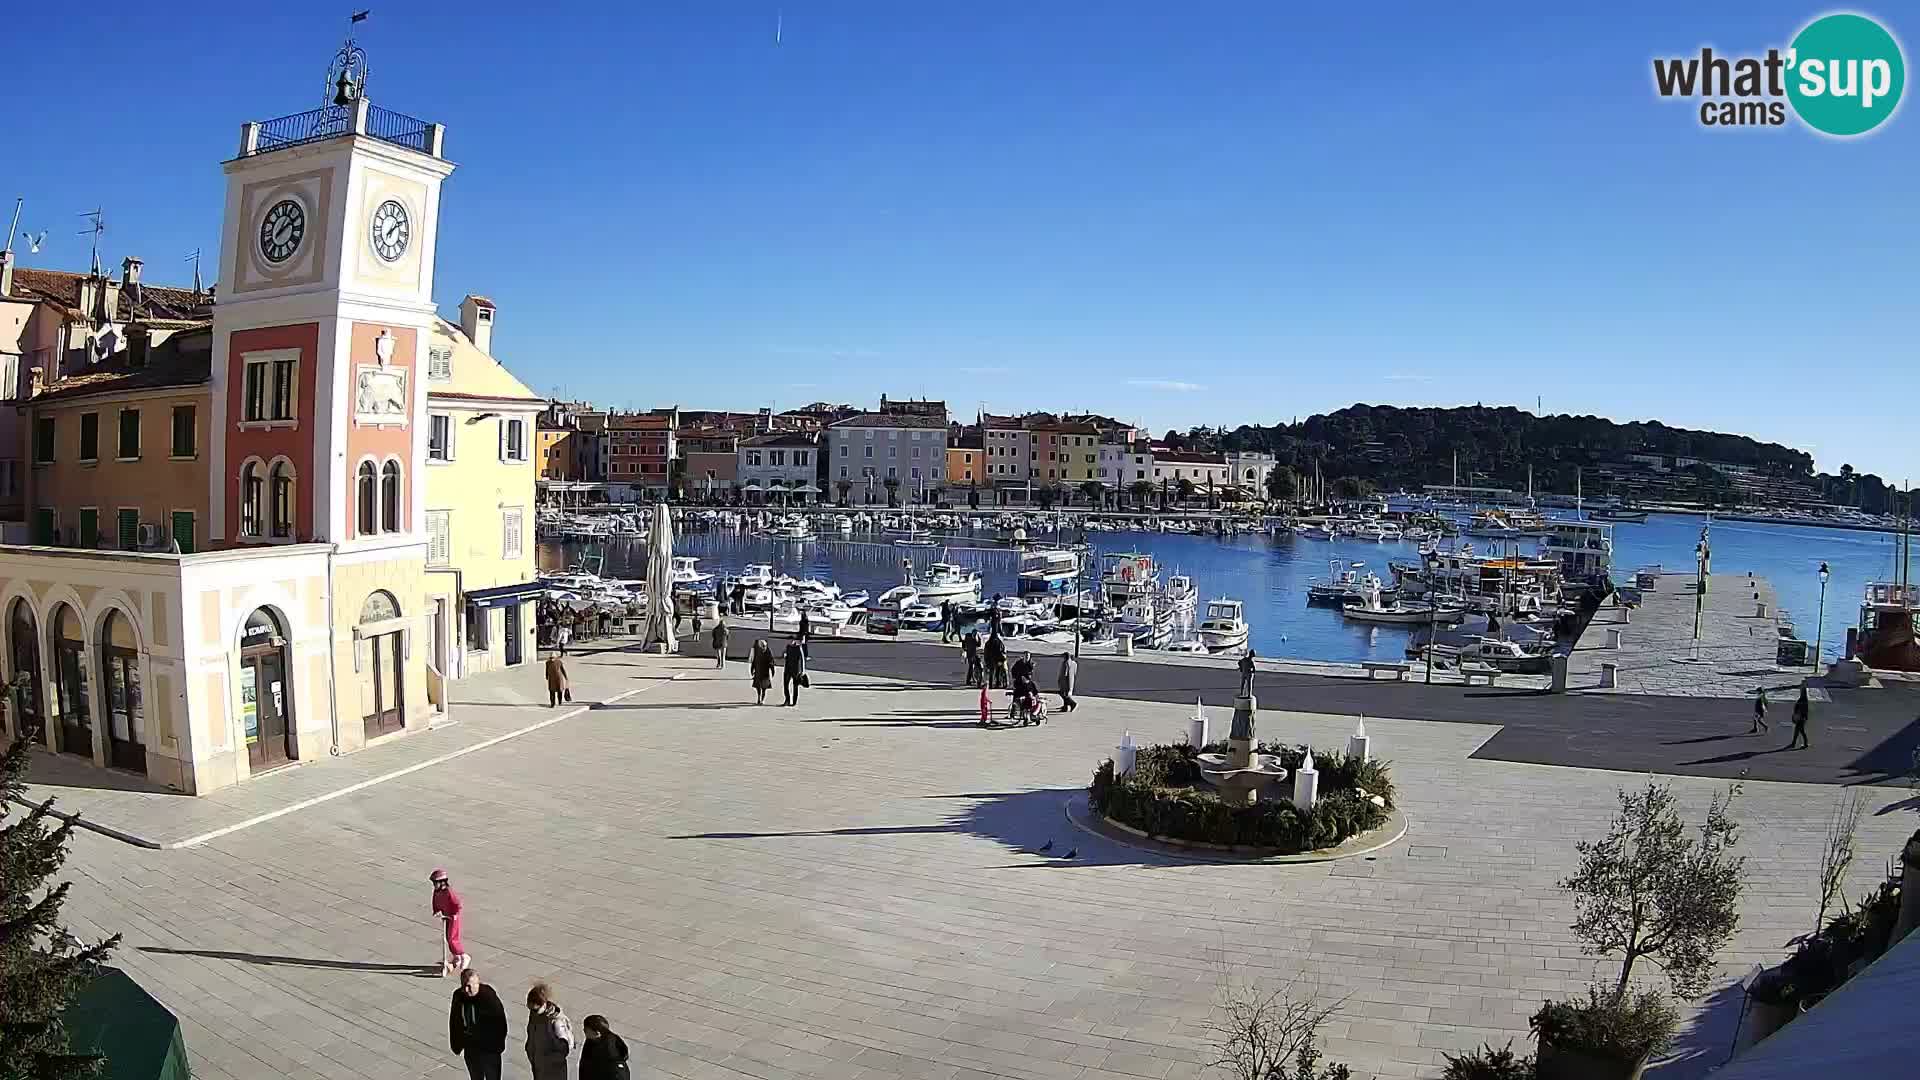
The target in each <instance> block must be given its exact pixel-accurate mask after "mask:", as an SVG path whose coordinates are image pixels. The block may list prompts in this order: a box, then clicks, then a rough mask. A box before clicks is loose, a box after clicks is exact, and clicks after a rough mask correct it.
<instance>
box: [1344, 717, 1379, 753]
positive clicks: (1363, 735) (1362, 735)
mask: <svg viewBox="0 0 1920 1080" xmlns="http://www.w3.org/2000/svg"><path fill="white" fill-rule="evenodd" d="M1372 750H1373V740H1372V739H1371V738H1369V737H1368V736H1367V714H1365V713H1361V714H1360V722H1359V723H1357V724H1355V725H1353V734H1351V735H1349V736H1347V756H1348V757H1357V758H1359V759H1360V760H1361V761H1370V760H1372V758H1371V756H1370V755H1371V753H1372Z"/></svg>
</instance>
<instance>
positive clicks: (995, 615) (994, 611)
mask: <svg viewBox="0 0 1920 1080" xmlns="http://www.w3.org/2000/svg"><path fill="white" fill-rule="evenodd" d="M987 619H988V621H989V622H990V623H991V626H990V629H991V630H992V634H991V636H990V638H989V640H991V638H996V637H999V636H1000V594H999V593H994V594H993V607H992V608H990V609H988V611H987Z"/></svg>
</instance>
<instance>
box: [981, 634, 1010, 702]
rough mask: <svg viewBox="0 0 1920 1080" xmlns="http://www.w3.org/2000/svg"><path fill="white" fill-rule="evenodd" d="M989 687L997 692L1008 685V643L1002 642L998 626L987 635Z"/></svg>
mask: <svg viewBox="0 0 1920 1080" xmlns="http://www.w3.org/2000/svg"><path fill="white" fill-rule="evenodd" d="M986 654H987V685H988V686H990V687H992V688H994V689H995V690H1000V689H1004V688H1005V687H1006V685H1007V643H1006V642H1004V641H1002V640H1000V628H999V627H998V626H995V627H993V629H992V630H991V631H990V632H989V633H988V634H987V648H986Z"/></svg>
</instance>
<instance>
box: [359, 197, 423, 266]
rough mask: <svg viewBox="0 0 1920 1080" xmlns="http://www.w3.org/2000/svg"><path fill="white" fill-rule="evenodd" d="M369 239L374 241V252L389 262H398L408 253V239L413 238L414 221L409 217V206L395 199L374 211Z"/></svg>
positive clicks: (382, 204) (389, 200)
mask: <svg viewBox="0 0 1920 1080" xmlns="http://www.w3.org/2000/svg"><path fill="white" fill-rule="evenodd" d="M368 239H369V240H371V241H372V242H373V253H374V254H375V255H378V256H380V257H381V258H382V259H384V260H386V261H387V262H397V261H399V259H400V256H402V255H405V254H406V253H407V241H409V240H411V239H413V223H412V222H411V221H409V220H408V219H407V208H406V207H405V206H402V205H401V204H400V203H399V202H398V201H396V200H394V199H388V200H387V201H386V202H383V203H381V204H380V206H379V207H378V208H377V209H375V210H374V212H373V222H372V225H371V227H370V235H369V237H368Z"/></svg>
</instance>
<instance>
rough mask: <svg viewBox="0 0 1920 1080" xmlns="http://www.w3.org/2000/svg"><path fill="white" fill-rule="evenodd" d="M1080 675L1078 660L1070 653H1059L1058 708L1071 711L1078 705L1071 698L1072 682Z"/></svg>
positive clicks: (1078, 704) (1078, 705)
mask: <svg viewBox="0 0 1920 1080" xmlns="http://www.w3.org/2000/svg"><path fill="white" fill-rule="evenodd" d="M1079 676H1080V661H1078V660H1075V659H1074V658H1073V654H1072V653H1061V654H1060V710H1061V711H1062V712H1072V711H1073V710H1075V709H1077V708H1079V707H1080V703H1079V702H1078V701H1075V700H1074V698H1073V683H1074V680H1075V679H1077V678H1079Z"/></svg>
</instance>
